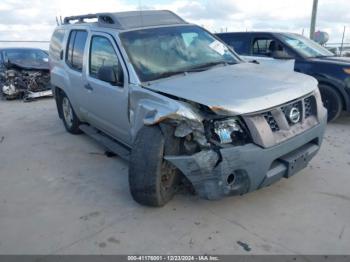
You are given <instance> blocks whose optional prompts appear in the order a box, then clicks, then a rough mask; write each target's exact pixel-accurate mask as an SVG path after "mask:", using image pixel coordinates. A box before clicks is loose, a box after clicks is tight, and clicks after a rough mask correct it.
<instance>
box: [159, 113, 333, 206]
mask: <svg viewBox="0 0 350 262" xmlns="http://www.w3.org/2000/svg"><path fill="white" fill-rule="evenodd" d="M326 123H327V120H326V117H323V118H322V120H321V121H320V123H319V124H318V125H316V126H314V127H312V128H310V129H309V130H307V131H305V132H303V133H302V134H299V135H296V136H294V137H293V138H291V139H288V140H286V141H284V142H282V143H280V144H278V145H275V146H272V147H269V148H262V147H259V146H257V145H255V144H247V145H244V146H236V147H230V148H223V149H220V154H218V153H217V152H215V151H213V150H203V151H201V152H199V153H196V154H193V155H190V156H187V155H186V156H166V157H165V159H166V160H168V161H169V162H171V163H172V164H173V165H175V166H176V167H177V168H178V169H180V170H181V172H182V173H183V174H184V175H185V176H186V177H187V178H188V179H189V180H190V181H191V183H192V184H193V186H194V188H195V190H196V192H197V193H198V195H199V196H200V197H203V198H206V199H220V198H222V197H224V196H230V195H242V194H245V193H248V192H251V191H254V190H257V189H260V188H262V187H265V186H268V185H271V184H272V183H275V182H277V181H278V180H280V179H281V178H282V177H285V178H288V177H290V176H292V175H294V174H296V173H297V172H298V171H300V170H301V169H303V168H305V167H306V166H307V164H308V162H310V160H311V159H312V158H313V157H314V156H315V155H316V153H317V152H318V150H319V148H320V146H321V143H322V138H323V134H324V131H325V127H326ZM220 155H221V159H220Z"/></svg>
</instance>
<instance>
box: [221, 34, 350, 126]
mask: <svg viewBox="0 0 350 262" xmlns="http://www.w3.org/2000/svg"><path fill="white" fill-rule="evenodd" d="M217 36H218V37H219V38H221V39H222V40H223V41H225V42H226V43H227V44H228V45H229V46H231V47H233V48H234V50H235V51H236V52H237V53H238V54H240V55H242V56H247V57H248V58H249V57H250V58H251V60H256V61H258V62H259V58H261V59H266V58H271V59H278V60H282V59H284V60H285V59H294V60H295V63H294V70H295V71H297V72H301V73H304V74H308V75H311V76H313V77H315V78H316V79H317V80H318V82H319V88H320V91H321V95H322V100H323V103H324V105H325V107H326V108H327V110H328V121H332V120H335V119H336V118H338V117H339V115H340V113H341V112H342V111H343V110H346V111H350V58H349V57H337V56H335V55H334V54H333V53H332V52H330V51H328V50H327V49H326V48H324V47H322V46H320V45H319V44H317V43H316V42H314V41H312V40H310V39H308V38H305V37H303V36H301V35H298V34H292V33H271V32H239V33H220V34H217ZM248 60H249V59H248ZM276 61H277V60H276Z"/></svg>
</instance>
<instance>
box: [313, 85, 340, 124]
mask: <svg viewBox="0 0 350 262" xmlns="http://www.w3.org/2000/svg"><path fill="white" fill-rule="evenodd" d="M319 88H320V92H321V97H322V102H323V105H324V107H325V108H327V111H328V122H331V121H334V120H335V119H337V118H338V117H339V116H340V113H341V112H342V110H343V100H342V98H341V96H340V95H339V93H338V91H337V90H335V88H333V87H331V86H328V85H319Z"/></svg>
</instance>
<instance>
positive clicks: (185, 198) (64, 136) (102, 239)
mask: <svg viewBox="0 0 350 262" xmlns="http://www.w3.org/2000/svg"><path fill="white" fill-rule="evenodd" d="M349 170H350V115H349V114H346V115H344V116H343V117H342V118H341V119H339V120H338V121H337V122H335V123H332V124H330V125H329V126H328V129H327V133H326V137H325V140H324V144H323V148H322V149H321V151H320V153H319V154H318V155H317V156H316V158H315V159H314V160H313V161H312V162H311V164H310V165H309V167H308V168H307V169H305V170H303V171H302V172H301V173H299V174H298V175H296V176H293V177H292V178H290V179H288V180H286V179H283V180H282V181H280V182H279V183H277V184H274V185H272V186H270V187H268V188H264V189H262V190H259V191H257V192H254V193H251V194H248V195H245V196H242V197H232V198H226V199H223V200H220V201H214V202H211V201H206V200H201V199H199V198H198V197H196V196H193V195H190V194H188V193H182V194H179V195H177V196H176V197H175V199H174V200H173V201H172V202H170V203H169V204H168V205H167V206H165V207H164V208H158V209H157V208H147V207H142V206H140V205H138V204H136V203H135V202H134V201H133V200H132V198H131V196H130V193H129V189H128V180H127V174H128V164H127V163H126V162H124V161H122V160H120V159H118V157H113V158H108V157H106V156H105V155H104V150H103V148H102V147H101V146H99V145H98V144H96V143H95V142H94V141H93V140H92V139H90V138H89V137H87V136H85V135H78V136H73V135H70V134H68V133H66V131H65V130H64V127H63V124H62V123H61V121H60V120H59V119H58V116H57V113H56V107H55V104H54V100H53V99H43V100H40V101H36V102H32V103H23V102H21V101H0V254H128V253H137V254H169V253H177V254H179V253H180V254H203V253H210V254H350V171H349ZM238 241H240V242H242V243H245V244H247V245H248V246H247V248H246V250H245V249H244V248H243V247H242V246H241V245H239V244H238V243H237V242H238Z"/></svg>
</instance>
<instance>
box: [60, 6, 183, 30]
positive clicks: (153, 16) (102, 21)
mask: <svg viewBox="0 0 350 262" xmlns="http://www.w3.org/2000/svg"><path fill="white" fill-rule="evenodd" d="M94 18H96V19H97V25H98V26H102V27H110V28H115V29H119V30H128V29H135V28H142V27H150V26H164V25H177V24H187V22H186V21H185V20H183V19H182V18H181V17H179V16H178V15H176V14H174V13H173V12H171V11H168V10H146V11H130V12H118V13H97V14H87V15H80V16H71V17H66V18H65V19H64V24H70V23H71V22H72V21H77V23H80V24H81V23H86V22H87V21H85V19H94Z"/></svg>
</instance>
